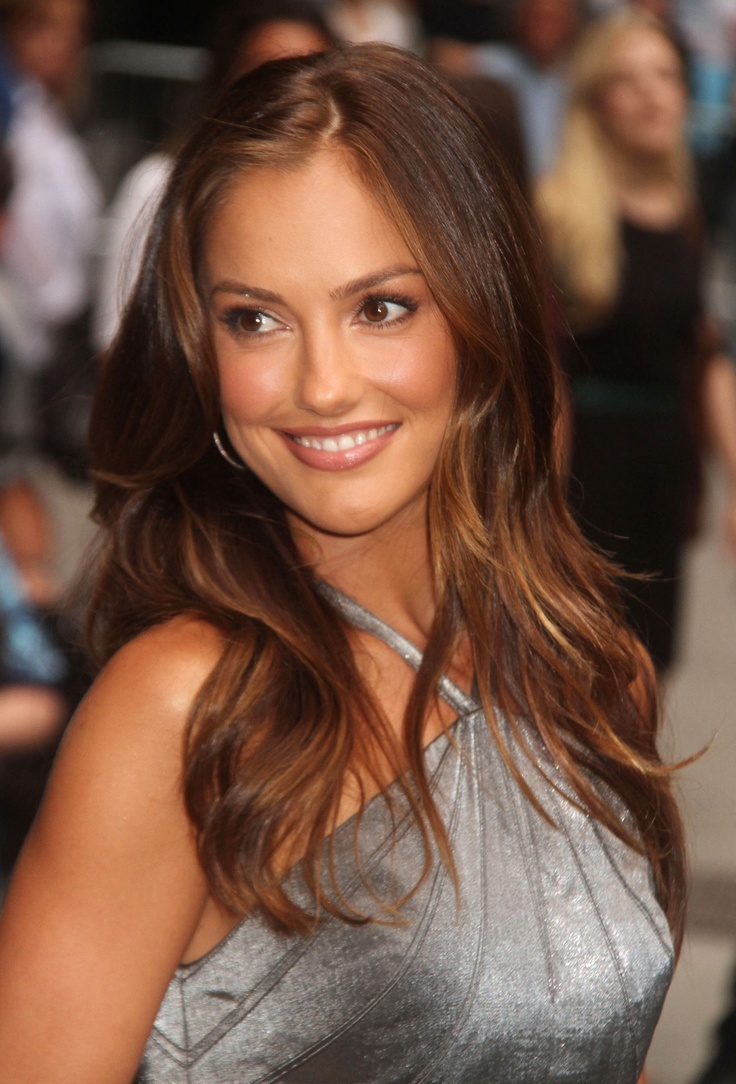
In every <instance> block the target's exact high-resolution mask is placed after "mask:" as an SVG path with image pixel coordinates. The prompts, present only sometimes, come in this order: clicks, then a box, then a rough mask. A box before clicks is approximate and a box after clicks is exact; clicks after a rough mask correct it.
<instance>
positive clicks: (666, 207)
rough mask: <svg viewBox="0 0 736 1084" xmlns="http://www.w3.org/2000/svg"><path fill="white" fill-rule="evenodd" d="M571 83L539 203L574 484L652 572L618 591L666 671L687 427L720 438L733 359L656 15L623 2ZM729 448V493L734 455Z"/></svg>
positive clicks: (634, 567)
mask: <svg viewBox="0 0 736 1084" xmlns="http://www.w3.org/2000/svg"><path fill="white" fill-rule="evenodd" d="M571 79H572V83H571V94H570V102H569V106H568V110H567V115H566V119H565V128H564V137H563V143H562V149H561V152H560V155H559V158H558V160H557V164H556V167H555V169H554V171H553V172H552V173H551V174H550V175H549V176H548V177H547V178H546V179H544V180H543V181H542V182H541V184H540V186H539V190H538V201H537V202H538V210H539V215H540V219H541V221H542V224H543V228H544V232H545V234H546V238H547V241H548V247H549V252H550V258H551V264H552V269H553V275H554V279H555V283H556V285H557V287H558V289H559V294H560V299H561V305H562V308H563V311H564V313H565V315H566V318H567V319H568V320H569V323H570V327H571V329H572V332H573V333H574V342H570V343H569V344H568V350H567V353H568V364H569V370H570V373H571V377H572V398H573V440H572V449H573V451H572V468H571V474H572V479H573V481H572V486H571V495H572V501H573V504H574V505H575V506H577V512H578V516H579V519H580V522H581V524H582V525H583V526H584V529H585V530H586V531H587V532H588V534H589V536H590V537H591V538H592V539H594V540H595V542H596V543H597V544H598V545H599V546H600V547H601V548H602V549H603V550H605V551H606V552H609V553H612V554H613V556H614V559H615V560H616V562H617V563H618V564H620V565H621V566H622V568H623V569H624V570H625V571H626V572H629V573H636V574H643V573H648V574H654V578H653V579H649V580H645V581H642V580H632V581H629V582H627V584H626V594H627V598H628V605H629V610H630V614H631V618H632V620H633V622H634V624H635V627H636V628H637V629H638V630H639V634H640V635H641V636H642V638H643V639H644V642H645V643H646V644H647V647H648V648H649V650H650V652H651V654H652V656H653V658H654V660H655V663H656V665H657V667H658V669H659V670H660V671H661V672H664V671H665V670H666V669H667V668H668V667H669V666H670V665H671V663H672V661H673V658H674V654H675V644H676V639H675V637H676V629H677V615H678V601H679V589H680V573H681V558H682V551H683V545H684V542H685V540H686V537H687V536H688V534H689V533H690V531H691V529H692V526H693V521H694V518H695V515H696V512H695V509H696V505H697V489H698V476H699V472H698V452H699V449H698V447H697V440H696V433H697V431H698V429H699V428H700V429H702V427H703V424H705V425H706V427H708V426H710V431H711V433H712V435H713V437H714V438H715V440H716V441H717V442H718V443H719V446H720V444H721V441H722V436H723V434H724V432H725V431H726V429H727V425H725V424H723V423H722V422H719V423H718V424H716V425H713V424H712V419H711V418H710V417H709V416H708V414H709V407H710V406H711V404H712V393H713V390H714V389H715V388H717V387H718V386H720V387H721V388H722V389H723V390H725V391H726V393H727V394H729V395H730V394H731V391H732V386H733V385H732V375H733V370H732V369H731V367H730V366H729V363H728V361H727V360H726V359H724V358H723V357H722V356H721V354H720V353H719V350H720V344H719V342H718V337H717V336H716V335H714V333H713V331H712V329H710V328H709V326H708V323H707V319H706V316H705V313H704V307H703V301H702V296H701V287H702V282H701V277H702V270H701V258H702V229H701V226H700V220H699V215H698V209H697V206H696V199H695V195H694V191H693V184H692V176H691V167H690V160H689V155H688V151H687V146H686V141H685V120H686V111H687V93H686V87H685V82H684V74H683V66H682V59H681V56H680V53H679V51H678V49H677V48H676V46H675V45H674V44H673V42H672V41H671V39H670V37H669V36H668V34H667V32H666V30H665V28H664V27H663V26H662V24H661V23H659V22H657V21H656V20H655V19H653V18H652V17H651V16H649V15H647V14H646V13H644V12H641V11H636V10H634V9H629V10H624V11H621V12H620V13H617V14H614V15H612V16H609V17H607V18H605V19H602V20H600V21H598V22H597V23H595V24H593V25H592V26H591V27H590V28H589V29H588V30H587V31H586V33H585V35H584V37H583V40H582V41H581V42H580V45H579V47H578V50H577V52H576V54H575V57H574V61H573V64H572V68H571ZM729 381H730V383H729ZM703 413H705V415H706V417H705V422H703V419H702V415H703ZM735 414H736V412H735ZM722 450H723V449H722ZM723 459H724V463H725V464H726V466H727V468H728V469H729V475H730V492H731V494H732V498H731V502H730V503H731V504H732V503H733V501H735V500H736V470H734V468H736V463H732V460H731V456H730V454H724V456H723ZM729 517H730V513H729ZM734 522H736V521H734Z"/></svg>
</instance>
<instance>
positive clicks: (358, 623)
mask: <svg viewBox="0 0 736 1084" xmlns="http://www.w3.org/2000/svg"><path fill="white" fill-rule="evenodd" d="M317 590H318V591H319V593H320V594H321V595H322V597H323V598H326V599H327V601H328V602H330V603H331V604H332V605H333V606H334V607H335V609H336V610H339V611H340V613H341V614H342V616H343V617H344V618H345V620H346V621H348V622H349V623H350V624H351V625H353V626H354V627H355V628H356V629H361V631H362V632H369V633H370V634H371V635H372V636H376V637H377V638H378V639H379V640H383V642H384V644H387V645H388V647H390V648H392V649H393V650H394V651H395V652H396V654H397V655H400V656H401V658H402V659H403V660H404V661H405V662H407V663H408V664H409V666H411V668H412V670H418V669H419V667H420V666H421V664H422V659H423V657H424V656H423V655H422V652H421V651H420V650H419V648H418V647H417V646H416V644H413V643H412V642H411V640H407V639H406V637H405V636H402V635H401V633H400V632H397V631H396V629H394V628H392V627H391V625H387V624H386V622H385V621H382V620H381V618H380V617H376V615H375V614H372V613H371V612H370V610H366V608H365V607H364V606H361V605H360V603H359V602H356V601H355V599H352V598H349V597H348V596H347V595H344V594H343V593H342V591H338V589H337V588H336V587H333V586H332V584H330V583H325V582H324V580H318V581H317ZM437 689H438V692H439V694H440V696H441V697H442V698H443V700H446V701H447V703H448V704H449V705H450V707H451V708H453V709H454V710H455V711H456V712H457V713H458V714H459V715H470V714H471V712H474V711H478V710H479V708H480V705H479V704H478V702H477V700H474V699H473V697H472V696H468V694H467V693H465V692H463V690H462V689H461V688H460V686H459V685H456V684H455V682H454V681H452V679H451V678H449V677H447V675H446V674H443V675H442V677H441V678H440V679H439V681H438V682H437Z"/></svg>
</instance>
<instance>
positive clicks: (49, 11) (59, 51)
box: [8, 0, 89, 97]
mask: <svg viewBox="0 0 736 1084" xmlns="http://www.w3.org/2000/svg"><path fill="white" fill-rule="evenodd" d="M88 36H89V8H88V6H87V2H86V0H42V2H40V3H38V4H35V5H32V6H31V8H30V9H29V10H28V12H27V13H24V14H23V15H22V16H19V17H18V19H17V21H16V22H15V24H14V25H12V26H10V27H9V28H8V45H9V47H10V50H11V52H12V54H13V58H14V60H15V62H16V63H17V65H18V67H19V68H20V69H21V70H22V71H24V72H25V73H26V74H28V75H30V76H32V77H33V78H35V79H37V80H38V81H39V82H40V83H42V84H43V85H44V86H45V87H46V89H47V90H48V91H50V92H51V93H52V94H54V95H58V96H60V97H64V96H66V94H67V93H68V92H69V90H70V89H71V87H72V84H73V83H74V81H75V79H76V77H77V75H78V73H79V67H80V63H81V60H82V56H83V53H84V49H85V47H86V45H87V41H88Z"/></svg>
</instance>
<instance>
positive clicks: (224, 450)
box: [212, 429, 245, 470]
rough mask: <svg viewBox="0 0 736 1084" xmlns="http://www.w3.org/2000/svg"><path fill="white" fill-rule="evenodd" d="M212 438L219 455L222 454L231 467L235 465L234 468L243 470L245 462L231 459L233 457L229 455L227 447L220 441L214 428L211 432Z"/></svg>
mask: <svg viewBox="0 0 736 1084" xmlns="http://www.w3.org/2000/svg"><path fill="white" fill-rule="evenodd" d="M212 439H213V440H214V442H215V447H216V448H217V450H218V452H219V453H220V455H221V456H222V458H223V459H224V460H226V461H227V462H228V463H229V464H230V466H231V467H235V469H236V470H245V464H244V463H238V461H237V459H233V457H232V456H231V455H230V453H229V452H228V450H227V448H226V447H225V445H224V444H223V443H222V440H221V439H220V434H219V433H218V432H217V430H216V429H215V431H214V433H213V434H212Z"/></svg>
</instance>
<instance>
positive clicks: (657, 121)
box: [598, 29, 687, 157]
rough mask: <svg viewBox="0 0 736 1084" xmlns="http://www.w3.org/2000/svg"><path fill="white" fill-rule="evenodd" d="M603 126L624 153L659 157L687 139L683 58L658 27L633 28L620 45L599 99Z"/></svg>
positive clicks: (613, 57)
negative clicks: (685, 135)
mask: <svg viewBox="0 0 736 1084" xmlns="http://www.w3.org/2000/svg"><path fill="white" fill-rule="evenodd" d="M598 108H599V119H600V123H601V126H602V128H603V130H604V132H605V133H606V135H607V136H608V138H609V139H610V140H611V141H612V142H613V144H614V145H615V146H616V147H617V148H618V149H619V150H620V151H622V152H623V153H625V154H631V155H635V156H637V157H657V156H660V155H663V154H668V153H670V152H671V151H673V150H675V149H676V148H677V147H678V146H679V144H680V143H681V142H682V140H683V139H684V126H685V114H686V108H687V96H686V90H685V82H684V78H683V71H682V62H681V60H680V57H679V56H678V54H677V51H676V50H675V49H674V48H673V46H672V45H671V44H670V43H669V42H668V41H667V39H666V38H664V37H663V36H662V35H661V34H659V33H658V32H657V31H656V30H648V29H641V30H635V31H632V32H631V33H630V34H628V35H627V36H626V37H625V38H624V39H623V41H622V42H621V43H620V45H619V46H618V47H617V49H616V50H615V52H614V54H613V56H612V58H611V62H610V71H609V75H608V77H607V78H606V80H605V83H604V85H603V89H602V90H601V93H600V95H599V99H598Z"/></svg>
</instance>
